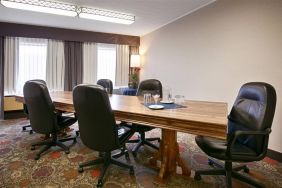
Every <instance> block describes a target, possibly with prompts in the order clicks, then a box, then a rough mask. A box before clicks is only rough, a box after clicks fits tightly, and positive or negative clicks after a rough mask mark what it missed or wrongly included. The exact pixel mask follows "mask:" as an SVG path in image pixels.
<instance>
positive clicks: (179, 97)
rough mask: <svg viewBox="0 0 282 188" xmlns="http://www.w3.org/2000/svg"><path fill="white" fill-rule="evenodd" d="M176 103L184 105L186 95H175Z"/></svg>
mask: <svg viewBox="0 0 282 188" xmlns="http://www.w3.org/2000/svg"><path fill="white" fill-rule="evenodd" d="M175 103H176V104H179V105H183V104H184V103H185V97H184V95H175Z"/></svg>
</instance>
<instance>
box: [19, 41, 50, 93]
mask: <svg viewBox="0 0 282 188" xmlns="http://www.w3.org/2000/svg"><path fill="white" fill-rule="evenodd" d="M47 44H48V43H47V39H33V38H20V40H19V58H18V61H19V67H18V78H17V86H16V87H17V88H16V92H17V93H22V92H23V86H24V83H25V82H26V81H28V80H32V79H42V80H46V58H47Z"/></svg>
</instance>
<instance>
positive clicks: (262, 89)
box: [228, 82, 276, 155]
mask: <svg viewBox="0 0 282 188" xmlns="http://www.w3.org/2000/svg"><path fill="white" fill-rule="evenodd" d="M275 107H276V92H275V89H274V88H273V86H271V85H270V84H267V83H263V82H251V83H246V84H244V85H243V86H242V87H241V89H240V91H239V94H238V96H237V98H236V101H235V102H234V105H233V107H232V109H231V112H230V115H229V121H228V134H232V132H234V131H236V130H244V131H248V130H249V131H263V130H265V129H267V128H271V125H272V121H273V117H274V113H275ZM268 138H269V136H251V135H248V136H242V137H240V138H239V139H238V143H240V144H244V145H245V146H248V147H249V148H251V149H253V150H254V151H255V152H256V153H257V154H258V155H260V154H263V155H265V154H266V151H267V146H268Z"/></svg>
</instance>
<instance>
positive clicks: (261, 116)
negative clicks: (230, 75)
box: [194, 82, 276, 188]
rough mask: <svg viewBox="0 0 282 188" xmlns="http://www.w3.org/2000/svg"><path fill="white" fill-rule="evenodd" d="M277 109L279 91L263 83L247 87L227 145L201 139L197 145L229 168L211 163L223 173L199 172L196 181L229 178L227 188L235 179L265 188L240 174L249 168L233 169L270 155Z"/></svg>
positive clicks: (234, 109)
mask: <svg viewBox="0 0 282 188" xmlns="http://www.w3.org/2000/svg"><path fill="white" fill-rule="evenodd" d="M275 106H276V92H275V89H274V88H273V87H272V86H271V85H269V84H267V83H261V82H252V83H247V84H244V85H243V86H242V87H241V89H240V91H239V94H238V96H237V99H236V101H235V103H234V105H233V107H232V110H231V112H230V115H229V117H228V135H227V141H224V140H218V139H213V138H209V137H205V136H197V137H196V143H197V145H198V146H199V147H200V148H201V149H202V150H203V151H204V152H205V153H206V154H207V155H209V156H210V157H213V158H215V159H220V160H224V161H225V164H224V165H220V164H219V163H217V162H215V161H213V160H212V159H210V160H209V164H210V165H212V164H215V166H217V167H222V168H219V169H210V170H200V171H196V173H195V176H194V178H195V179H196V180H200V179H201V175H225V176H226V186H227V187H228V188H230V187H232V177H234V178H236V179H238V180H241V181H244V182H246V183H249V184H251V185H253V186H255V187H263V185H262V184H260V183H258V182H257V181H255V180H253V179H251V178H248V177H246V176H243V175H242V174H239V173H238V172H237V171H239V170H244V171H245V172H246V173H248V172H249V169H248V167H247V166H246V165H244V166H238V167H234V168H232V162H251V161H259V160H261V159H263V158H264V157H265V155H266V152H267V147H268V139H269V134H270V132H271V125H272V120H273V117H274V112H275Z"/></svg>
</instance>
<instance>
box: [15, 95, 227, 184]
mask: <svg viewBox="0 0 282 188" xmlns="http://www.w3.org/2000/svg"><path fill="white" fill-rule="evenodd" d="M50 95H51V98H52V100H53V102H54V104H55V107H56V109H58V110H62V111H67V112H74V107H73V100H72V92H68V91H57V92H51V93H50ZM109 98H110V102H111V106H112V109H113V111H114V114H115V118H116V120H119V121H124V122H130V123H136V124H142V125H148V126H152V127H158V128H161V130H162V139H161V143H160V149H159V151H158V152H157V153H156V154H155V156H154V157H152V158H151V159H150V162H149V163H150V164H151V165H153V166H155V167H156V165H157V161H158V160H159V161H160V162H161V167H160V170H159V175H158V177H156V180H157V181H160V182H162V181H163V180H165V179H166V177H168V176H169V175H172V174H175V173H176V167H177V166H179V167H181V168H182V175H183V176H187V177H189V176H190V173H191V170H190V168H189V167H187V166H186V164H185V162H184V161H183V160H182V158H181V157H180V154H179V148H178V143H177V132H184V133H190V134H195V135H204V136H210V137H214V138H220V139H225V136H226V129H227V104H226V103H222V102H204V101H191V100H187V101H185V106H186V108H177V109H164V110H151V109H148V108H147V107H145V106H144V105H143V104H141V103H142V102H143V97H136V96H125V95H109ZM16 100H17V101H19V102H24V100H23V96H16Z"/></svg>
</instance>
